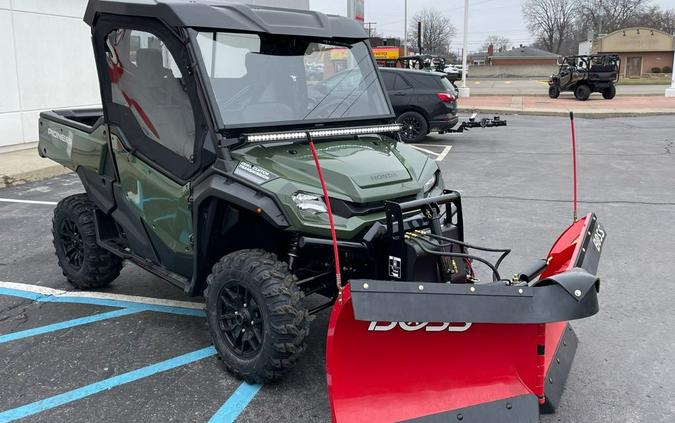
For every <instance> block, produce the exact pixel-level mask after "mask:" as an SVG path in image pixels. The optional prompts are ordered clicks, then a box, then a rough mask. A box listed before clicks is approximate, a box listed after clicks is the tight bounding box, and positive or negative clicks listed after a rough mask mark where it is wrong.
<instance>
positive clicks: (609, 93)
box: [602, 84, 616, 100]
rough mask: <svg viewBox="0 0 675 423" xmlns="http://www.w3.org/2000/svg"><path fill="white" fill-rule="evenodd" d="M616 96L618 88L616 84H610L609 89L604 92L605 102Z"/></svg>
mask: <svg viewBox="0 0 675 423" xmlns="http://www.w3.org/2000/svg"><path fill="white" fill-rule="evenodd" d="M615 95H616V87H615V86H614V84H609V87H607V88H605V89H604V90H602V98H604V99H605V100H611V99H613V98H614V96H615Z"/></svg>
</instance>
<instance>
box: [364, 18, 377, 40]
mask: <svg viewBox="0 0 675 423" xmlns="http://www.w3.org/2000/svg"><path fill="white" fill-rule="evenodd" d="M376 24H377V22H364V23H363V26H368V38H370V34H371V32H372V30H373V28H372V27H373V25H376Z"/></svg>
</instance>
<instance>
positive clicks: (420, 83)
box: [406, 73, 443, 90]
mask: <svg viewBox="0 0 675 423" xmlns="http://www.w3.org/2000/svg"><path fill="white" fill-rule="evenodd" d="M406 78H408V79H409V80H410V82H412V84H413V87H414V88H417V89H427V90H437V89H439V88H442V87H443V86H442V84H441V83H440V82H439V81H438V80H439V79H440V78H438V76H436V75H434V74H431V73H430V74H428V75H424V74H421V73H414V74H413V73H410V74H408V75H406Z"/></svg>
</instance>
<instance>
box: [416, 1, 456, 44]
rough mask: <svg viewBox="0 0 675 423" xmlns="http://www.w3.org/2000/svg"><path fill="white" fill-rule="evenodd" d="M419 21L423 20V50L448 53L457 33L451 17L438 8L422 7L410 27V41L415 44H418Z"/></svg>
mask: <svg viewBox="0 0 675 423" xmlns="http://www.w3.org/2000/svg"><path fill="white" fill-rule="evenodd" d="M417 22H422V50H423V52H424V53H431V54H440V55H447V54H448V51H449V49H450V42H451V41H452V39H453V38H454V36H455V33H456V30H455V27H454V26H453V25H452V23H450V19H448V18H447V17H445V16H443V14H442V13H441V12H440V11H438V10H436V9H422V10H420V11H419V12H417V13H415V15H414V16H413V17H412V20H411V21H410V26H409V29H408V34H410V35H409V39H408V43H409V44H410V45H413V46H417Z"/></svg>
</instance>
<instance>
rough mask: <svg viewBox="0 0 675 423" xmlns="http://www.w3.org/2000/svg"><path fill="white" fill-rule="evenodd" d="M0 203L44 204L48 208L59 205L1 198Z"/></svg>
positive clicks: (52, 202)
mask: <svg viewBox="0 0 675 423" xmlns="http://www.w3.org/2000/svg"><path fill="white" fill-rule="evenodd" d="M0 203H23V204H44V205H47V206H55V205H56V204H57V202H56V201H37V200H18V199H16V198H0Z"/></svg>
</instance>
